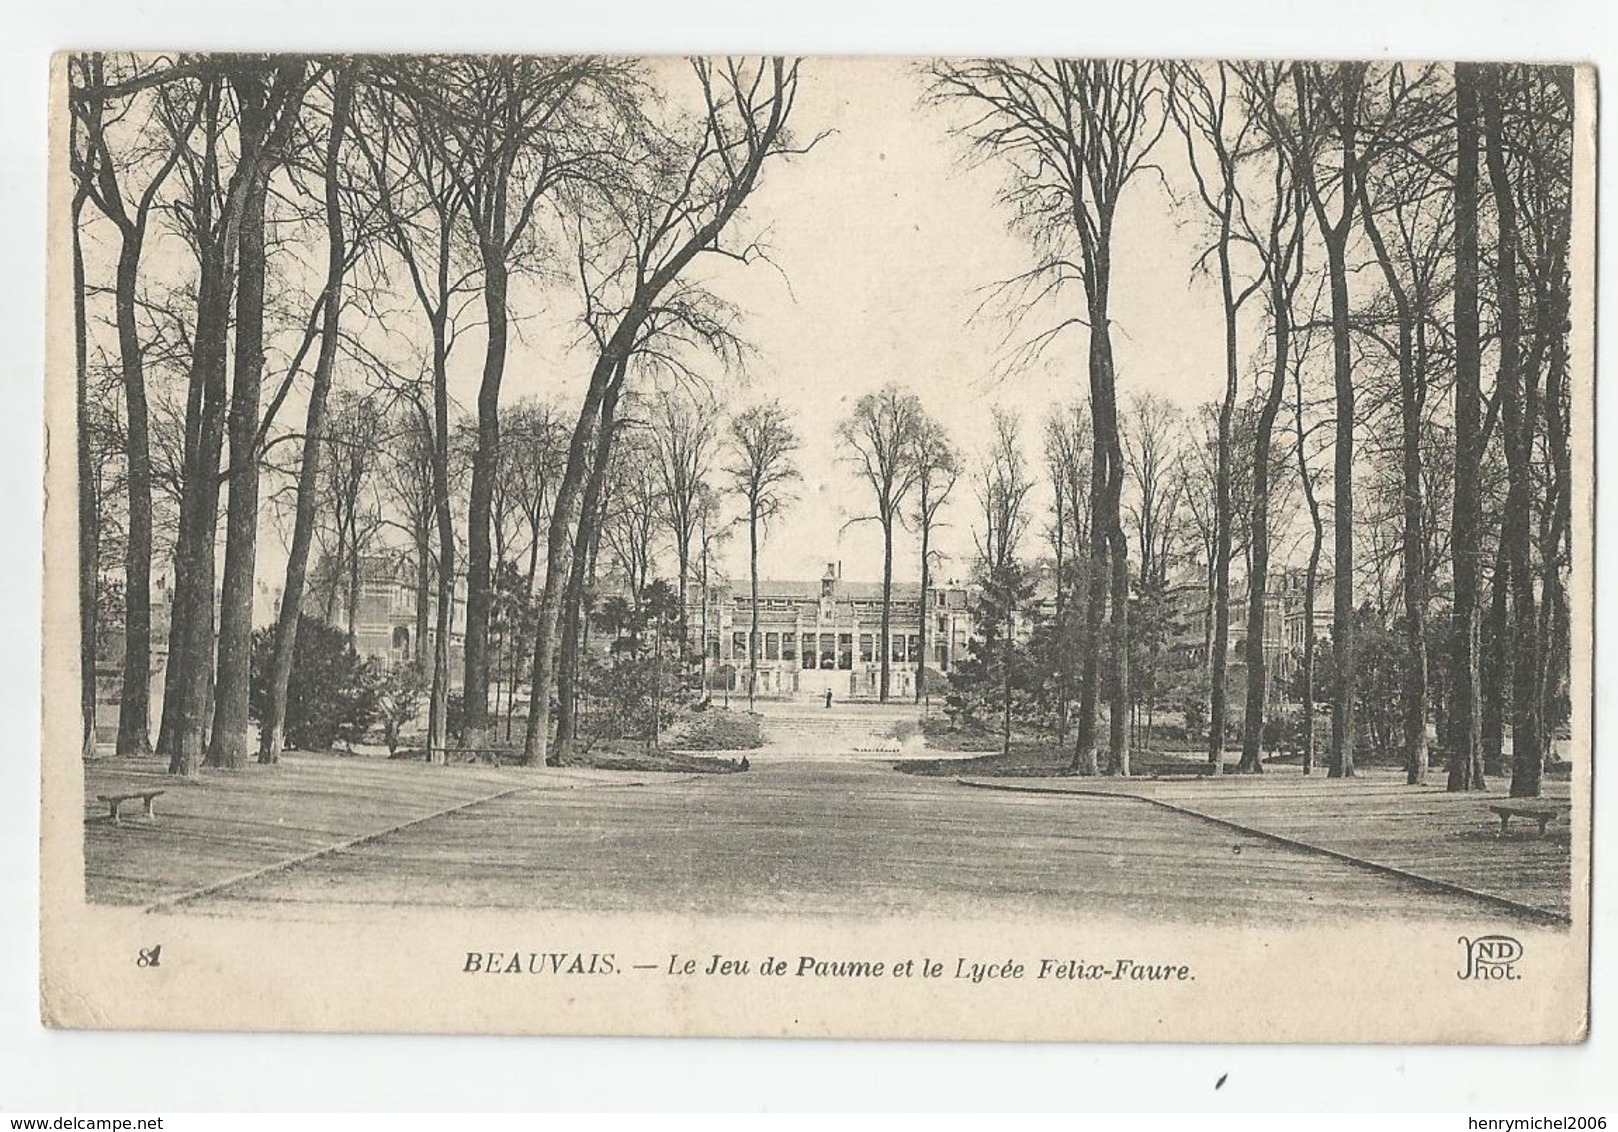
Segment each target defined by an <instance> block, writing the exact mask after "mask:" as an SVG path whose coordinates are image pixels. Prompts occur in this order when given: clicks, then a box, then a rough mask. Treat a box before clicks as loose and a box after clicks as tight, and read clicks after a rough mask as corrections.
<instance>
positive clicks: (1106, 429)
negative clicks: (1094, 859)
mask: <svg viewBox="0 0 1618 1132" xmlns="http://www.w3.org/2000/svg"><path fill="white" fill-rule="evenodd" d="M1108 238H1110V234H1109V233H1106V232H1104V233H1103V235H1102V238H1101V240H1102V242H1101V246H1100V248H1099V254H1098V255H1097V257H1096V267H1095V272H1094V275H1093V277H1092V278H1091V279H1090V280H1089V314H1090V356H1089V363H1090V412H1091V423H1092V425H1093V426H1094V429H1095V434H1096V448H1097V451H1098V453H1102V454H1103V459H1102V460H1101V465H1102V467H1103V468H1104V469H1105V470H1106V479H1105V481H1104V483H1105V490H1104V491H1103V493H1102V495H1101V498H1100V504H1101V506H1100V508H1099V509H1098V510H1097V511H1096V513H1095V514H1094V516H1093V518H1092V520H1091V521H1092V522H1093V523H1094V524H1095V527H1096V529H1097V530H1098V531H1101V532H1103V533H1104V535H1105V537H1106V538H1107V541H1108V542H1109V543H1110V548H1109V554H1108V558H1109V560H1110V566H1111V571H1112V586H1111V590H1112V592H1111V594H1110V598H1111V603H1112V609H1111V610H1110V617H1109V622H1110V624H1109V633H1108V637H1109V642H1108V643H1109V644H1110V646H1111V650H1112V651H1111V657H1110V661H1111V668H1112V672H1111V677H1112V679H1111V681H1110V683H1111V689H1110V692H1111V697H1110V699H1109V701H1108V704H1107V714H1108V724H1109V734H1108V743H1107V773H1108V774H1114V775H1125V776H1127V775H1128V774H1129V731H1128V722H1129V705H1130V697H1129V539H1128V536H1127V535H1126V534H1125V533H1124V525H1123V521H1122V519H1121V517H1120V513H1119V507H1120V504H1121V500H1122V495H1123V486H1124V450H1123V443H1122V441H1121V439H1120V437H1119V434H1118V402H1117V376H1116V373H1115V371H1114V368H1113V358H1112V330H1111V324H1110V322H1109V321H1108V315H1107V303H1108V292H1109V286H1110V282H1109V280H1110V270H1111V269H1110V266H1109V259H1108V251H1109V249H1108V248H1107V246H1106V240H1107V239H1108Z"/></svg>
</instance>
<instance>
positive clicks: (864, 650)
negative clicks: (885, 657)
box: [860, 633, 876, 664]
mask: <svg viewBox="0 0 1618 1132" xmlns="http://www.w3.org/2000/svg"><path fill="white" fill-rule="evenodd" d="M875 649H876V638H875V637H873V636H871V634H869V633H861V634H860V663H861V664H870V663H871V654H872V653H873V652H874V651H875Z"/></svg>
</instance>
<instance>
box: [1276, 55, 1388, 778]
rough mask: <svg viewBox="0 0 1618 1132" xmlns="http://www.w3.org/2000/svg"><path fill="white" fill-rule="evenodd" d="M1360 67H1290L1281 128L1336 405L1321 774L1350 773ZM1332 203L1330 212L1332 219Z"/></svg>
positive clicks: (1362, 80)
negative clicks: (1313, 258)
mask: <svg viewBox="0 0 1618 1132" xmlns="http://www.w3.org/2000/svg"><path fill="white" fill-rule="evenodd" d="M1365 72H1366V67H1365V65H1364V64H1363V63H1335V64H1331V65H1330V68H1329V69H1328V68H1327V67H1325V66H1315V65H1297V66H1294V67H1293V68H1292V81H1293V88H1294V92H1295V96H1296V106H1295V112H1296V115H1297V118H1296V120H1295V121H1293V122H1292V123H1290V124H1288V125H1286V126H1283V127H1281V131H1282V132H1281V133H1279V134H1278V135H1277V136H1278V137H1280V136H1284V137H1288V138H1291V139H1293V141H1294V155H1295V161H1296V163H1297V167H1298V169H1299V170H1300V172H1301V174H1302V180H1303V185H1304V190H1305V192H1306V194H1307V196H1308V200H1309V204H1310V207H1311V208H1312V210H1313V212H1314V215H1315V223H1316V226H1317V227H1318V228H1319V230H1320V235H1321V240H1322V242H1323V243H1324V245H1325V250H1326V271H1327V275H1328V278H1329V280H1330V284H1331V318H1332V343H1333V352H1332V379H1333V385H1334V387H1335V389H1336V399H1337V437H1336V444H1335V446H1334V448H1333V461H1334V467H1333V474H1332V491H1333V494H1334V498H1333V506H1332V557H1333V562H1332V568H1333V570H1334V574H1333V579H1332V587H1333V588H1332V635H1331V640H1332V676H1333V680H1334V681H1335V687H1334V688H1333V693H1332V713H1331V761H1330V764H1329V766H1328V767H1327V771H1326V773H1327V775H1328V776H1329V777H1331V778H1343V777H1348V776H1351V775H1353V773H1354V707H1355V690H1354V687H1355V662H1354V358H1353V343H1352V337H1353V332H1352V326H1351V324H1350V316H1351V309H1350V306H1349V292H1348V244H1349V239H1350V237H1351V236H1352V234H1353V231H1354V227H1355V224H1354V216H1355V208H1356V206H1357V205H1358V202H1359V197H1360V189H1359V182H1360V178H1361V176H1362V171H1361V166H1362V163H1363V161H1364V160H1365V155H1364V154H1363V153H1362V152H1361V148H1360V147H1361V140H1362V139H1361V120H1360V117H1361V116H1360V111H1361V105H1360V103H1361V99H1362V96H1363V89H1364V83H1365ZM1328 145H1330V146H1334V147H1335V152H1336V159H1337V160H1336V169H1335V170H1334V171H1333V173H1334V181H1335V186H1334V185H1333V184H1332V183H1331V182H1329V181H1328V180H1327V173H1326V170H1325V169H1324V167H1323V159H1324V158H1325V156H1326V154H1325V152H1324V150H1325V149H1326V147H1327V146H1328ZM1334 197H1335V200H1336V206H1337V207H1336V213H1335V215H1333V213H1332V202H1333V199H1334Z"/></svg>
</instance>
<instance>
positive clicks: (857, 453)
mask: <svg viewBox="0 0 1618 1132" xmlns="http://www.w3.org/2000/svg"><path fill="white" fill-rule="evenodd" d="M925 419H926V412H925V410H923V409H922V407H921V399H920V398H919V397H917V396H916V395H915V394H914V393H911V392H909V391H907V390H904V389H901V388H900V387H899V386H897V385H892V384H890V385H885V386H883V387H882V388H881V389H880V390H878V391H877V392H875V393H867V394H865V395H864V396H862V397H861V398H860V399H859V400H858V401H856V402H855V403H854V410H853V412H852V413H850V414H849V416H847V417H846V418H844V419H843V420H842V421H840V422H838V425H837V435H838V437H839V438H840V439H841V440H842V442H843V443H844V444H845V445H846V446H847V447H848V448H849V449H850V450H851V451H852V453H853V455H852V456H851V457H850V460H851V461H852V462H853V464H854V467H855V469H856V471H857V472H858V473H859V475H860V476H861V478H863V479H864V480H865V483H866V486H868V487H869V488H870V489H871V492H872V494H873V495H875V497H876V514H875V515H867V516H861V517H860V518H856V519H853V520H851V522H860V521H862V520H865V519H874V520H876V522H877V523H878V524H880V526H881V527H882V639H881V643H880V645H879V646H878V648H879V650H880V652H879V659H880V664H881V669H880V672H881V675H880V678H879V683H878V693H877V695H878V699H880V700H881V702H882V703H887V702H888V689H889V686H890V681H891V679H892V675H891V672H892V656H891V646H892V635H893V528H894V524H896V523H903V522H904V505H905V501H906V499H907V498H908V497H909V496H910V493H911V492H912V491H914V490H915V487H916V480H917V478H918V476H919V475H920V471H921V469H920V466H919V465H918V464H917V462H916V459H915V451H916V445H917V443H918V441H919V439H920V436H921V432H922V429H923V428H924V423H923V422H924V421H925ZM922 606H923V609H925V608H926V595H925V591H924V592H923V599H922Z"/></svg>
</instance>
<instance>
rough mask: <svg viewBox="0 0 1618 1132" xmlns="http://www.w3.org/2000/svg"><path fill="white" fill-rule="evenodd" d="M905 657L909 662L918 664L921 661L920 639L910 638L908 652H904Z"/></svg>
mask: <svg viewBox="0 0 1618 1132" xmlns="http://www.w3.org/2000/svg"><path fill="white" fill-rule="evenodd" d="M905 655H906V656H907V657H909V658H910V659H911V660H913V661H916V662H918V663H919V662H920V661H921V659H922V656H923V653H922V651H921V638H920V637H917V636H914V635H912V636H911V638H910V647H909V651H908V652H906V653H905Z"/></svg>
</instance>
